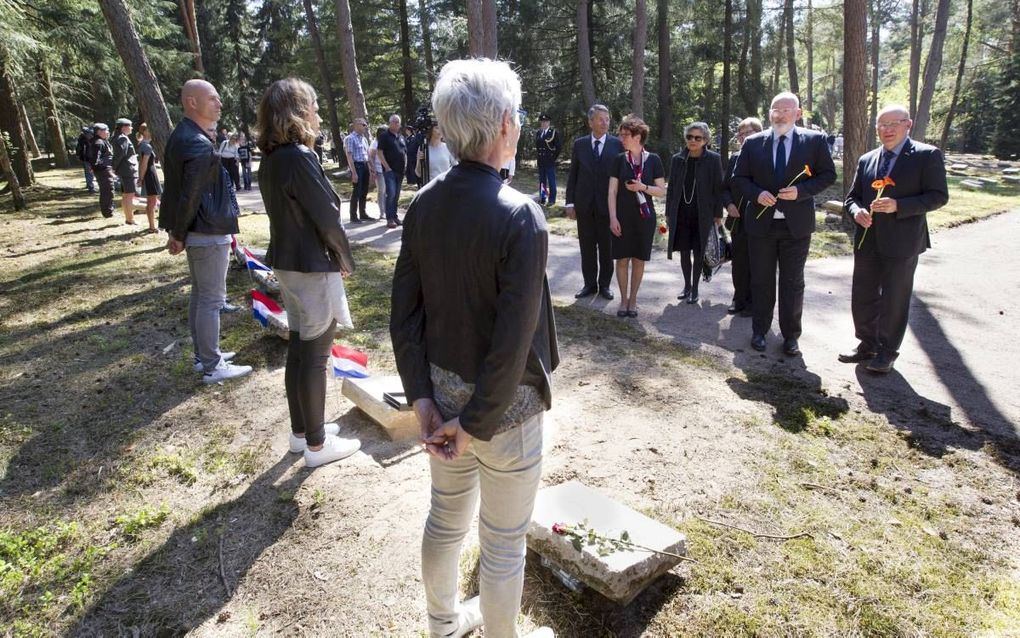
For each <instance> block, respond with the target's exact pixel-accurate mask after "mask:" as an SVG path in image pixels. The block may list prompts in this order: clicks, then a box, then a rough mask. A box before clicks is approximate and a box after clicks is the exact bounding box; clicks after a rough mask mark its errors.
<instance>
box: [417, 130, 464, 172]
mask: <svg viewBox="0 0 1020 638" xmlns="http://www.w3.org/2000/svg"><path fill="white" fill-rule="evenodd" d="M428 137H429V141H428V144H423V145H422V147H421V148H419V149H418V169H417V170H416V172H417V174H418V175H421V176H425V175H427V176H428V180H426V181H429V182H431V181H432V180H434V179H435V178H437V177H439V176H440V175H442V174H443V173H445V172H446V171H448V170H450V169H451V168H453V167H454V166H456V164H457V160H456V159H454V157H453V154H452V153H450V149H449V148H448V147H447V146H446V142H444V141H443V133H442V131H441V130H440V128H439V125H438V124H436V125H435V126H433V127H432V128H430V129H429V130H428ZM426 147H427V148H428V160H429V164H428V170H427V171H426V170H423V168H424V164H425V148H426Z"/></svg>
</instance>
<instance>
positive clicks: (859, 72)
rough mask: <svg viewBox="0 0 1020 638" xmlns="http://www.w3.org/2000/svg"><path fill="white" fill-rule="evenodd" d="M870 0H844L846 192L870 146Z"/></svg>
mask: <svg viewBox="0 0 1020 638" xmlns="http://www.w3.org/2000/svg"><path fill="white" fill-rule="evenodd" d="M867 35H868V5H867V0H844V2H843V192H844V193H845V192H847V190H849V188H850V182H851V181H852V180H853V176H854V173H855V172H856V170H857V160H858V159H859V158H860V156H861V155H863V154H864V152H865V151H866V150H867V140H868V138H867V135H868V133H867V128H868V126H867V108H868V107H867V102H868V85H867V66H868V54H867V50H866V47H865V42H866V40H867Z"/></svg>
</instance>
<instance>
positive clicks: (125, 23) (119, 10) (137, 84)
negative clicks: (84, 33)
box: [99, 0, 173, 157]
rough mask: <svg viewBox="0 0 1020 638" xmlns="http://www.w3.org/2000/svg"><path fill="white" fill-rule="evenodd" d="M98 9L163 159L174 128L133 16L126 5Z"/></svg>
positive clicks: (108, 1) (118, 2)
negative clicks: (132, 19) (101, 13)
mask: <svg viewBox="0 0 1020 638" xmlns="http://www.w3.org/2000/svg"><path fill="white" fill-rule="evenodd" d="M99 6H100V7H101V8H102V10H103V16H104V17H105V18H106V24H107V25H108V26H109V27H110V35H111V36H113V44H114V46H116V47H117V52H118V53H119V54H120V59H121V60H122V61H123V63H124V70H125V71H126V72H127V75H128V77H129V78H131V85H132V87H133V88H134V95H135V102H136V103H137V104H138V107H139V109H141V111H142V117H144V118H145V122H146V124H148V125H149V130H150V131H151V132H152V145H153V146H154V147H155V149H156V155H157V156H158V157H163V153H164V151H165V150H166V144H167V141H168V140H169V139H170V131H171V130H172V129H173V124H172V123H171V122H170V113H169V112H167V110H166V102H164V101H163V94H162V93H161V92H160V90H159V81H158V80H157V79H156V74H155V73H154V72H153V71H152V66H151V65H150V64H149V59H148V58H147V57H146V56H145V51H143V50H142V43H141V41H140V40H139V39H138V33H137V32H136V31H135V27H134V25H133V24H132V23H131V15H130V14H129V13H128V9H127V7H126V6H125V5H124V1H123V0H99Z"/></svg>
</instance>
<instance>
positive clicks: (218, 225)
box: [159, 118, 240, 241]
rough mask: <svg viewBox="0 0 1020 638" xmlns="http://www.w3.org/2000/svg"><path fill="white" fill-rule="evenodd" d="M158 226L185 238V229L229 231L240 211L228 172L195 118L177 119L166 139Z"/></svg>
mask: <svg viewBox="0 0 1020 638" xmlns="http://www.w3.org/2000/svg"><path fill="white" fill-rule="evenodd" d="M164 155H165V157H164V161H163V178H164V181H163V197H162V200H161V202H160V207H159V227H160V228H163V229H165V230H166V231H167V232H169V233H170V234H171V235H172V236H173V237H174V239H177V240H179V241H185V239H186V238H187V236H188V233H189V232H196V233H204V234H208V235H230V234H234V233H236V232H237V231H238V229H237V216H238V213H239V212H240V211H239V209H238V207H237V200H236V199H235V198H234V192H233V190H231V186H230V176H229V175H228V174H227V171H226V169H224V168H223V166H222V164H221V163H220V158H219V155H217V154H216V151H215V148H214V147H213V143H212V140H211V139H209V136H208V135H207V134H206V133H205V131H203V130H202V129H201V127H199V126H198V124H196V123H195V122H193V121H192V120H190V119H188V118H184V119H183V120H181V122H180V124H178V125H177V126H176V128H174V132H173V133H172V134H171V135H170V139H169V140H168V141H167V145H166V153H165V154H164Z"/></svg>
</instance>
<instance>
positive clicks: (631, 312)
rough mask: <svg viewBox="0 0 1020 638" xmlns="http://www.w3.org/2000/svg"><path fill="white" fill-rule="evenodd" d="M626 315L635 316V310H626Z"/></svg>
mask: <svg viewBox="0 0 1020 638" xmlns="http://www.w3.org/2000/svg"><path fill="white" fill-rule="evenodd" d="M627 316H628V317H636V316H637V310H628V311H627Z"/></svg>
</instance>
